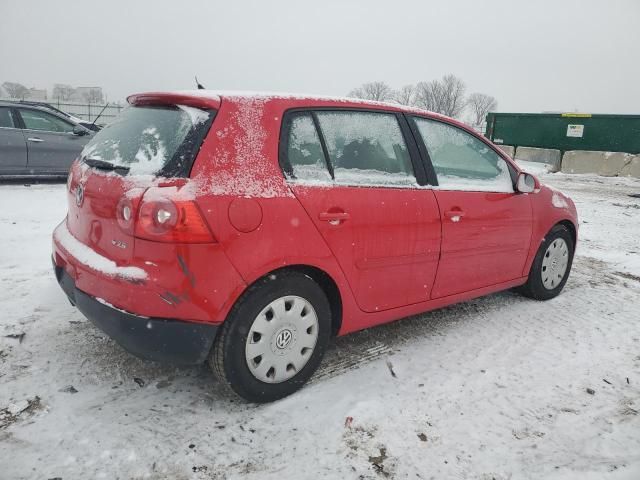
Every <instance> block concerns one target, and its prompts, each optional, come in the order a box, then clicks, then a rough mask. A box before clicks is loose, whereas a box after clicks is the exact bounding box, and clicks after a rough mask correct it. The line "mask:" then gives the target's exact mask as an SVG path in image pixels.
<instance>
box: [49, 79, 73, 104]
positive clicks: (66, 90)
mask: <svg viewBox="0 0 640 480" xmlns="http://www.w3.org/2000/svg"><path fill="white" fill-rule="evenodd" d="M75 91H76V89H75V88H73V87H72V86H71V85H65V84H62V83H56V84H55V85H54V86H53V98H57V99H58V100H64V101H66V100H69V99H71V96H72V95H73V94H74V92H75Z"/></svg>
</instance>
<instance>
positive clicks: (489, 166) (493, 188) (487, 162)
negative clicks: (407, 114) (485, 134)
mask: <svg viewBox="0 0 640 480" xmlns="http://www.w3.org/2000/svg"><path fill="white" fill-rule="evenodd" d="M415 122H416V125H417V126H418V130H419V131H420V135H421V136H422V139H423V140H424V143H425V144H426V146H427V151H428V152H429V157H430V158H431V163H432V164H433V168H434V169H435V171H436V175H437V177H438V183H439V185H440V188H441V189H443V190H471V191H483V192H485V191H486V192H505V193H512V192H513V182H512V180H511V175H510V173H509V166H508V165H507V162H506V161H504V160H503V159H502V158H501V157H500V156H499V155H498V154H497V153H496V152H494V151H493V150H492V149H491V148H489V147H488V146H487V145H486V144H485V143H484V142H481V141H480V140H478V139H477V138H475V137H474V136H473V135H470V134H468V133H467V132H465V131H464V130H461V129H459V128H456V127H454V126H452V125H448V124H446V123H442V122H437V121H434V120H426V119H424V118H415Z"/></svg>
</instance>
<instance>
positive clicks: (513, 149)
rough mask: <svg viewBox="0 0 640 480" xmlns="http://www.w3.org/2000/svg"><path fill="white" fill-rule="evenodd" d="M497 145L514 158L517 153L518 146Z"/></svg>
mask: <svg viewBox="0 0 640 480" xmlns="http://www.w3.org/2000/svg"><path fill="white" fill-rule="evenodd" d="M495 145H496V147H498V148H499V149H500V150H502V151H503V152H504V153H506V154H507V155H509V156H510V157H511V158H513V156H514V155H515V153H516V147H512V146H511V145H498V144H495Z"/></svg>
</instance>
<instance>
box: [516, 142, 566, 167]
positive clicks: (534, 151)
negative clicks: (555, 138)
mask: <svg viewBox="0 0 640 480" xmlns="http://www.w3.org/2000/svg"><path fill="white" fill-rule="evenodd" d="M514 158H515V159H516V160H523V161H525V162H537V163H545V164H547V165H548V168H549V171H550V172H557V171H559V170H560V150H554V149H551V148H535V147H518V148H517V149H516V154H515V156H514Z"/></svg>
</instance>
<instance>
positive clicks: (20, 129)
mask: <svg viewBox="0 0 640 480" xmlns="http://www.w3.org/2000/svg"><path fill="white" fill-rule="evenodd" d="M93 134H94V132H92V131H91V130H88V129H87V128H85V127H83V126H81V125H78V124H77V123H74V122H72V121H71V120H69V119H68V118H66V117H64V116H63V115H59V114H57V113H55V112H52V111H48V110H46V109H44V108H41V107H38V106H34V105H26V104H25V105H21V104H19V103H14V102H1V101H0V178H6V177H12V178H13V177H16V178H17V177H33V176H43V177H66V176H67V174H68V172H69V167H70V165H71V162H72V161H73V159H74V158H76V157H77V156H78V155H79V154H80V152H81V151H82V149H83V147H84V146H85V145H86V144H87V142H88V141H89V140H90V139H91V137H92V136H93Z"/></svg>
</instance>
